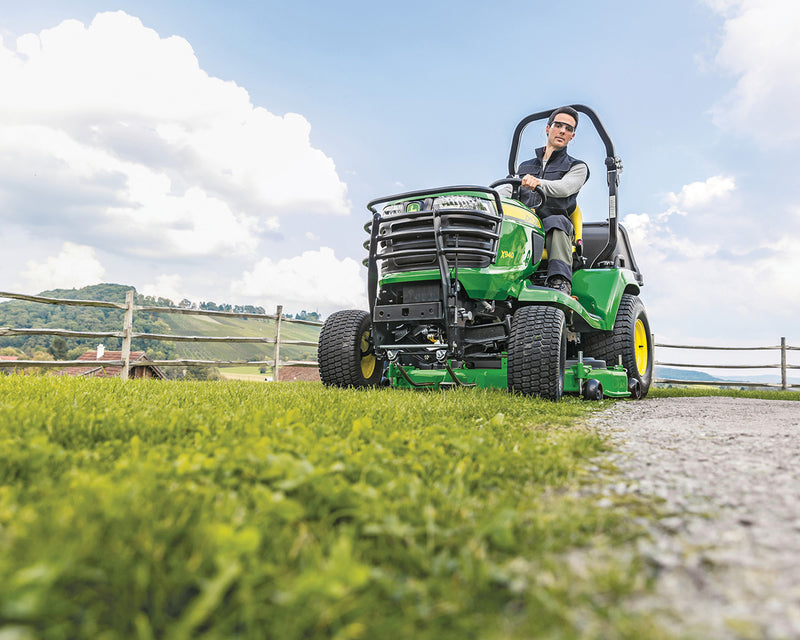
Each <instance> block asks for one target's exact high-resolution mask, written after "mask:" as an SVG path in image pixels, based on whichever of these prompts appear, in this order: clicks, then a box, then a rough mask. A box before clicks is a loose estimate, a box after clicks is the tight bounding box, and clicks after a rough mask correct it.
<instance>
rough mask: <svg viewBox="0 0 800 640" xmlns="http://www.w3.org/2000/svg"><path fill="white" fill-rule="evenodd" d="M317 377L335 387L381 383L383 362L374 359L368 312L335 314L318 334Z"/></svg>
mask: <svg viewBox="0 0 800 640" xmlns="http://www.w3.org/2000/svg"><path fill="white" fill-rule="evenodd" d="M317 361H318V362H319V377H320V379H321V380H322V382H323V383H324V384H326V385H329V386H336V387H370V386H374V385H377V384H378V383H380V381H381V376H382V374H383V360H380V359H378V358H377V357H376V356H375V349H374V346H373V344H372V323H371V322H370V317H369V313H367V312H366V311H360V310H358V309H348V310H346V311H337V312H336V313H334V314H332V315H331V316H329V317H328V319H327V320H326V321H325V324H324V325H323V326H322V331H321V332H320V334H319V347H318V350H317Z"/></svg>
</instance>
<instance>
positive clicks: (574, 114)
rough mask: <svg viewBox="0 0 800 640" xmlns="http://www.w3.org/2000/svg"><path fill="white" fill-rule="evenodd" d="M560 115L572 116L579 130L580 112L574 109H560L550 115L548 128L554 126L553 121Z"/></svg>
mask: <svg viewBox="0 0 800 640" xmlns="http://www.w3.org/2000/svg"><path fill="white" fill-rule="evenodd" d="M559 113H566V114H567V115H568V116H572V117H573V118H575V128H576V129H577V128H578V112H577V111H575V109H573V108H572V107H559V108H558V109H556V110H555V111H553V113H551V114H550V117H549V118H548V119H547V126H548V127H549V126H550V125H551V124H553V121H554V120H555V119H556V116H557V115H558V114H559Z"/></svg>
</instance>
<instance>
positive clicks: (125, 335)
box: [0, 290, 322, 381]
mask: <svg viewBox="0 0 800 640" xmlns="http://www.w3.org/2000/svg"><path fill="white" fill-rule="evenodd" d="M133 295H134V292H133V290H130V291H128V292H127V293H126V295H125V304H120V303H118V302H106V301H100V300H67V299H63V298H47V297H44V296H31V295H26V294H21V293H12V292H8V291H0V298H11V299H16V300H24V301H27V302H38V303H42V304H54V305H67V306H78V307H105V308H108V309H119V310H122V311H124V312H125V314H124V317H123V327H122V331H70V330H66V329H34V328H18V329H13V328H9V327H0V337H12V336H42V335H46V336H60V337H63V338H120V339H121V340H122V353H121V355H122V359H121V360H0V368H17V367H44V368H69V367H86V366H106V367H122V371H121V375H120V377H122V378H123V379H125V380H126V379H128V377H129V372H130V369H131V368H134V367H147V366H235V365H245V366H248V365H251V366H261V365H264V366H269V367H272V371H273V380H275V381H278V380H279V371H280V368H281V367H286V366H293V367H316V366H318V365H317V362H315V361H310V360H288V361H283V362H281V361H280V347H281V345H295V346H307V347H312V346H314V347H315V346H317V342H313V341H310V340H286V339H281V326H282V325H283V323H285V322H289V323H293V324H299V325H306V326H315V327H321V326H322V323H321V322H314V321H311V320H295V319H293V318H284V317H283V305H278V308H277V310H276V312H275V314H274V315H269V314H263V313H244V312H238V311H212V310H207V309H186V308H184V307H154V306H146V305H136V304H134V302H133ZM134 312H139V313H180V314H187V315H198V316H214V317H223V318H245V319H248V320H274V321H275V335H274V336H273V337H271V338H270V337H265V336H181V335H168V334H157V333H135V332H134V331H133V329H132V328H133V315H134ZM132 340H163V341H169V342H209V343H225V344H230V343H240V344H241V343H261V344H271V345H273V347H274V352H273V358H272V360H188V359H174V360H146V361H140V362H131V360H130V351H131V341H132Z"/></svg>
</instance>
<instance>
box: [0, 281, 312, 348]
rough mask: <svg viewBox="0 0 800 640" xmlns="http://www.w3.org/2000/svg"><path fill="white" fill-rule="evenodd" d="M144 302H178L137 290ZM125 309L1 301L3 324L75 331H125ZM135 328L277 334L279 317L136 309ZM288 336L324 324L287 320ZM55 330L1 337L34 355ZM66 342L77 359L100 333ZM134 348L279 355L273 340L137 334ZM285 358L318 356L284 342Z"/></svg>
mask: <svg viewBox="0 0 800 640" xmlns="http://www.w3.org/2000/svg"><path fill="white" fill-rule="evenodd" d="M130 289H133V290H134V291H135V288H134V287H131V286H127V285H120V284H100V285H93V286H90V287H83V288H82V289H53V290H50V291H43V292H41V293H40V294H38V295H40V296H43V297H48V298H61V299H68V300H104V301H107V302H117V303H123V302H124V301H125V294H126V292H127V291H128V290H130ZM135 301H136V304H138V305H147V306H175V305H174V303H173V302H172V301H171V300H167V299H164V298H157V299H156V298H152V297H149V296H142V295H141V294H138V293H137V294H136V295H135ZM122 318H123V312H122V311H120V310H116V309H102V308H94V307H71V306H61V305H49V304H42V303H36V302H25V301H19V300H11V301H8V302H2V303H0V326H3V327H12V328H37V329H42V328H49V329H65V330H69V331H97V332H103V331H120V330H121V329H122ZM133 330H134V331H135V332H138V333H158V334H167V335H170V334H172V335H192V336H213V337H217V336H231V337H242V336H263V337H264V338H266V339H268V340H270V341H271V340H272V339H273V338H274V336H275V323H274V322H273V321H271V320H256V319H252V320H251V319H247V318H217V317H209V316H190V315H184V314H172V313H157V312H153V313H141V312H140V313H136V314H135V315H134V322H133ZM281 333H282V338H283V339H285V340H306V341H316V340H317V338H318V336H319V327H314V326H307V325H297V324H293V323H290V322H286V323H284V324H283V326H282V330H281ZM55 340H57V338H54V337H52V336H30V337H25V336H20V337H14V338H0V349H2V348H4V347H13V348H15V349H20V350H22V351H23V352H25V353H26V354H27V355H29V356H32V355H33V354H34V353H36V352H39V351H49V352H51V353H53V351H54V348H53V343H54V341H55ZM65 342H66V348H65V349H63V348H62V349H61V356H60V357H59V359H72V358H75V357H77V355H79V354H80V353H82V352H83V351H85V350H87V349H94V348H95V347H96V346H97V342H98V340H97V339H91V338H67V339H66V341H65ZM103 344H104V345H105V347H106V349H109V350H114V349H119V348H120V347H121V340H120V339H118V338H109V339H104V340H103ZM132 348H133V349H134V350H143V351H146V352H147V354H148V355H150V356H151V357H152V358H154V359H178V358H185V359H193V360H269V359H272V356H273V345H272V344H271V343H269V344H267V343H265V344H263V345H262V344H258V343H246V344H236V345H225V344H207V343H190V342H174V343H173V342H167V341H155V340H141V339H140V340H134V341H133V342H132ZM280 355H281V360H315V359H316V348H315V347H302V346H290V345H286V346H282V347H281V354H280Z"/></svg>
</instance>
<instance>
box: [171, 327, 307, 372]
mask: <svg viewBox="0 0 800 640" xmlns="http://www.w3.org/2000/svg"><path fill="white" fill-rule="evenodd" d="M161 317H162V319H163V320H164V322H166V323H167V324H168V325H169V327H170V329H171V332H172V333H173V334H175V335H196V336H210V337H216V336H263V337H264V338H265V340H266V341H265V342H264V343H263V344H259V343H246V344H211V343H204V342H198V343H192V342H176V343H174V344H175V347H176V349H177V350H178V353H179V354H180V355H179V357H180V358H186V359H192V360H253V361H258V360H271V359H272V357H273V353H274V345H273V342H272V341H273V340H274V338H275V323H274V322H273V321H272V320H255V319H247V318H224V317H222V318H216V317H210V316H192V315H182V314H166V313H165V314H162V315H161ZM319 331H320V327H315V326H308V325H301V324H294V323H291V322H284V323H282V324H281V339H282V340H305V341H310V342H316V341H317V340H318V339H319ZM280 356H281V360H316V359H317V348H316V347H315V346H312V347H304V346H295V345H281V350H280ZM226 370H230V369H228V368H226Z"/></svg>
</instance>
